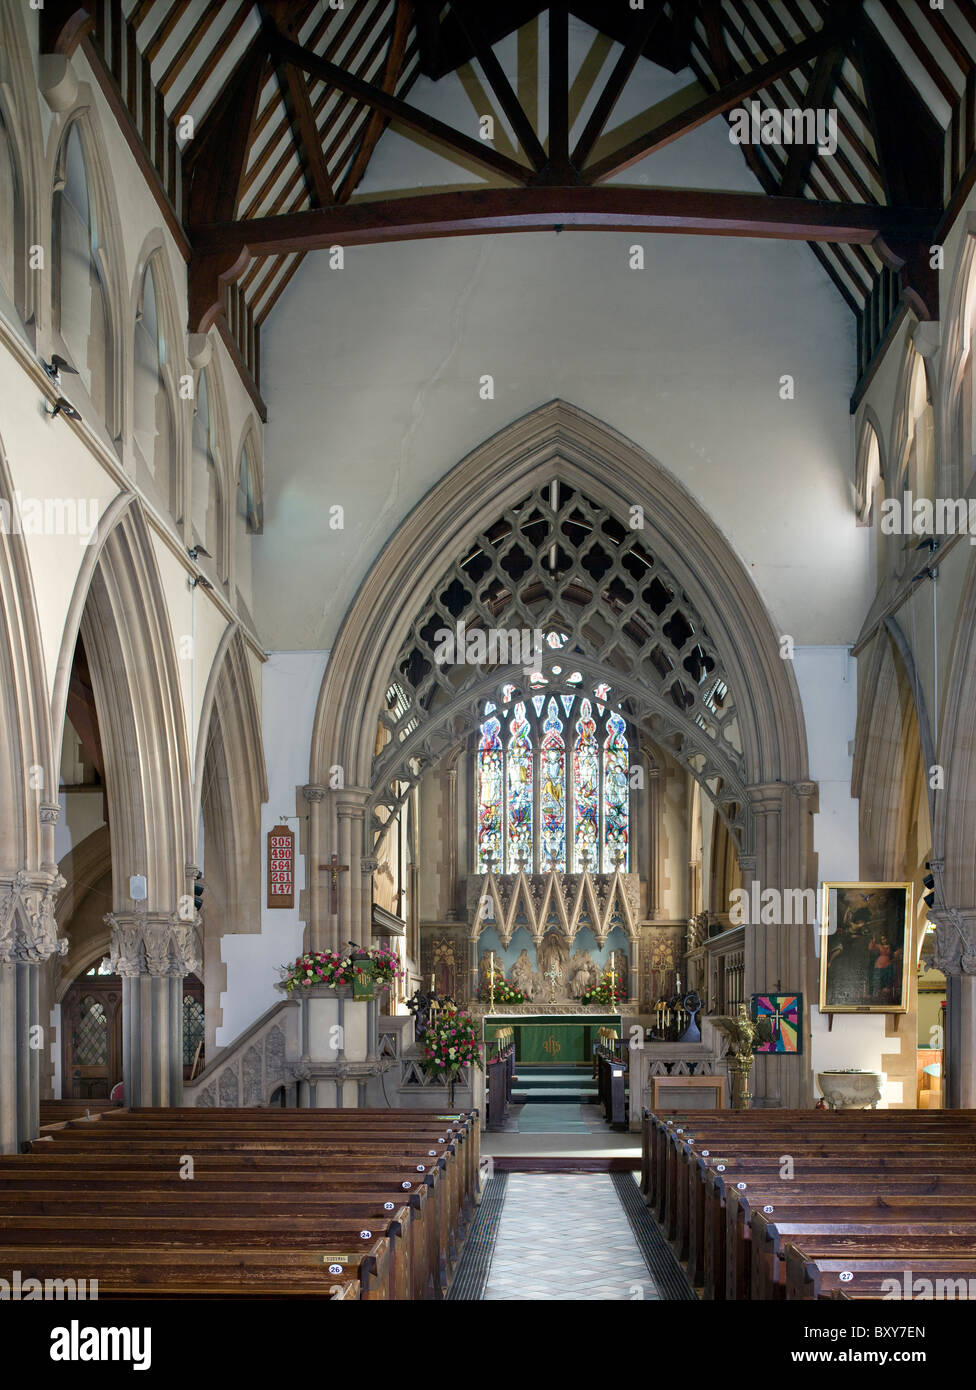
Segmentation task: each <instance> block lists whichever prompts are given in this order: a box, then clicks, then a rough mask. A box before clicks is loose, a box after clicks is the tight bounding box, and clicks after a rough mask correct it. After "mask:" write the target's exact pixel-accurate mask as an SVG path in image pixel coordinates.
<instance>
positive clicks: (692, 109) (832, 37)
mask: <svg viewBox="0 0 976 1390" xmlns="http://www.w3.org/2000/svg"><path fill="white" fill-rule="evenodd" d="M837 39H838V34H837V30H836V29H835V28H834V27H833V26H824V28H823V29H821V30H820V31H819V33H817V34H815V35H814V36H813V38H809V39H805V40H804V41H803V42H802V43H798V44H796V45H794V47H792V48H789V49H787V50H786V51H785V52H783V53H777V54H776V55H775V57H773V58H770V59H769V61H768V62H765V63H760V65H759V66H758V67H756V68H753V69H752V70H751V71H750V72H746V73H743V74H742V76H741V77H737V78H736V79H735V81H734V82H732V83H729V84H727V85H725V86H722V87H720V88H719V89H718V91H717V92H712V93H710V95H709V96H707V97H705V98H704V100H703V101H698V102H695V103H694V105H692V106H689V107H688V109H687V110H686V111H682V112H679V114H678V115H676V116H672V117H671V118H670V119H669V120H667V121H662V123H661V124H660V125H658V126H655V127H654V129H653V130H649V131H647V132H646V133H645V134H644V135H640V136H638V137H637V139H636V140H631V141H630V143H629V144H627V145H623V146H622V147H621V148H620V149H619V150H615V151H614V152H613V154H609V155H607V157H606V158H605V159H600V160H597V162H596V163H595V164H591V165H589V166H588V168H586V169H585V170H584V171H583V177H584V178H585V179H586V181H587V182H588V183H602V182H603V181H604V180H605V179H609V178H612V177H613V175H614V174H619V173H621V172H622V171H623V170H624V169H629V168H630V166H631V165H632V164H636V163H637V161H638V160H639V159H645V158H646V157H647V155H649V154H653V153H654V152H655V150H660V149H663V148H664V147H665V145H670V144H671V142H672V141H674V140H679V139H680V138H681V136H682V135H687V134H688V133H689V131H692V130H697V128H698V127H699V126H701V125H704V124H705V122H706V121H710V120H711V119H712V118H713V117H714V116H722V115H724V114H725V112H726V111H731V109H732V108H733V106H738V105H739V103H740V102H742V101H744V100H745V99H746V97H750V96H753V95H754V94H755V93H756V92H758V91H759V90H760V89H761V88H762V87H768V86H769V84H770V83H771V82H776V81H778V80H779V79H780V78H781V77H785V76H786V74H787V73H789V72H792V71H793V69H794V68H798V67H801V66H802V65H803V64H804V63H806V62H809V61H811V60H812V59H815V58H818V57H819V56H820V54H821V53H822V52H823V51H824V50H825V49H828V48H830V47H831V46H832V45H833V44H834V43H836V42H837Z"/></svg>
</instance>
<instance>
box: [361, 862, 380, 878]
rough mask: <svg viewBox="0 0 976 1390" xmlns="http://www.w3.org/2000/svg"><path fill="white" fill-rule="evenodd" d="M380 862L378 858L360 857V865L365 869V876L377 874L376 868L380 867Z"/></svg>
mask: <svg viewBox="0 0 976 1390" xmlns="http://www.w3.org/2000/svg"><path fill="white" fill-rule="evenodd" d="M379 863H380V861H379V860H378V859H360V861H359V867H360V868H361V869H362V871H363V876H364V877H367V876H369V875H370V874H375V873H376V870H377V869H378V868H379Z"/></svg>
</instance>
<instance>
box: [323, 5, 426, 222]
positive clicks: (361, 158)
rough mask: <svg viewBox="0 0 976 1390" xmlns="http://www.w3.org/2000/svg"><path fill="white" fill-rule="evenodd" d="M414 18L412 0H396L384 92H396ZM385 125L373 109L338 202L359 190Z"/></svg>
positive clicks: (379, 112) (384, 68)
mask: <svg viewBox="0 0 976 1390" xmlns="http://www.w3.org/2000/svg"><path fill="white" fill-rule="evenodd" d="M412 17H413V6H412V4H411V3H410V0H397V10H396V18H395V19H394V21H393V32H392V34H391V35H390V46H389V48H388V49H387V54H386V62H385V63H384V65H383V76H382V78H381V79H380V86H381V87H382V88H383V90H384V92H395V91H396V85H397V82H398V81H399V78H400V73H401V71H402V70H403V57H404V54H405V53H406V49H407V39H408V37H409V34H410V24H411V20H412ZM386 127H387V117H386V116H384V115H383V113H382V111H374V112H373V113H372V115H371V116H370V118H369V124H368V125H367V127H366V131H365V133H364V135H363V138H362V140H361V141H360V143H359V148H358V150H357V151H356V156H355V158H354V159H353V162H352V164H351V165H350V166H349V170H348V172H347V173H346V174H345V175H344V176H343V180H342V184H341V186H340V188H339V191H338V193H337V194H336V202H337V203H344V202H345V201H346V199H347V198H351V197H352V195H353V193H354V192H355V191H356V187H357V185H358V183H359V181H360V179H361V178H362V177H363V175H364V174H365V172H366V166H367V165H368V164H369V161H370V159H371V158H372V155H373V151H374V149H375V148H376V144H377V141H378V140H379V138H380V136H381V135H382V134H383V132H384V130H385V129H386Z"/></svg>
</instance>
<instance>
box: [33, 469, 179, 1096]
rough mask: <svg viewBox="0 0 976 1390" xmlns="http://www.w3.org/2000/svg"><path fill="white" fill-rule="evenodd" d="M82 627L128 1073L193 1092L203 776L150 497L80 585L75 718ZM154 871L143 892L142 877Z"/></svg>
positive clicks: (61, 672)
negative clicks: (187, 1081) (190, 1042)
mask: <svg viewBox="0 0 976 1390" xmlns="http://www.w3.org/2000/svg"><path fill="white" fill-rule="evenodd" d="M79 634H80V635H81V636H82V639H83V641H84V644H85V651H86V654H87V657H88V663H89V670H90V673H91V678H92V685H93V688H94V693H95V703H96V706H97V709H98V716H99V730H100V734H101V741H102V750H103V754H104V758H105V781H106V790H107V796H108V807H109V824H110V830H111V860H112V912H111V913H110V914H109V916H108V919H107V920H108V924H109V926H110V927H111V929H112V938H111V940H112V946H111V953H112V961H113V966H114V968H115V970H116V972H117V973H118V974H120V975H121V976H122V977H123V1076H124V1081H125V1087H126V1099H127V1100H128V1101H129V1102H130V1103H131V1104H134V1105H165V1104H178V1103H179V1099H180V1096H181V1094H182V1054H181V1042H180V1039H181V1030H182V979H183V977H184V976H185V975H186V974H188V973H190V972H191V971H192V972H194V973H197V974H199V970H200V944H199V933H198V927H197V923H196V919H195V914H194V912H193V909H192V901H193V900H192V887H191V884H190V878H189V874H188V866H189V865H191V862H192V858H193V854H192V836H191V832H190V827H191V825H192V820H191V816H190V797H191V782H190V776H189V757H188V752H187V744H186V730H185V727H184V722H183V713H182V704H181V696H180V684H179V673H178V669H177V660H176V652H175V649H174V646H173V638H172V632H171V629H170V624H169V618H168V615H167V611H166V606H165V601H164V598H163V594H162V588H161V585H160V580H159V575H158V571H157V568H156V560H155V555H154V552H153V546H152V540H151V538H150V533H149V529H148V526H147V524H146V520H145V517H144V515H143V512H142V507H141V504H140V503H139V502H138V500H137V499H135V498H134V497H132V496H131V495H130V496H127V497H122V498H119V499H118V500H117V501H116V503H115V504H113V506H112V507H110V508H109V509H108V511H107V512H106V513H105V515H104V516H103V518H102V522H101V525H100V527H99V534H98V539H97V542H96V544H95V545H93V546H91V547H90V554H89V555H87V556H86V559H85V563H84V565H83V566H82V571H81V574H80V576H79V579H78V583H77V585H76V588H75V594H74V597H73V599H72V603H71V606H70V609H69V615H68V621H67V623H66V626H65V635H64V639H63V642H62V647H61V653H60V657H59V662H58V672H57V678H56V681H55V690H54V702H53V720H54V724H55V727H57V728H58V729H63V727H64V717H65V710H66V706H67V682H68V677H69V674H70V669H71V660H72V655H73V652H74V648H75V644H76V642H77V638H78V635H79ZM133 877H144V878H145V880H146V897H145V898H144V899H140V900H133V898H132V897H131V896H130V881H131V879H132V878H133Z"/></svg>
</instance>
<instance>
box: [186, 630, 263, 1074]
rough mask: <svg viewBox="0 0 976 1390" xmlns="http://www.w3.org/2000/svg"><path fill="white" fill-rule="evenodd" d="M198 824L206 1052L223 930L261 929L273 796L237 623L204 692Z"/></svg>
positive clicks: (223, 982) (211, 1044) (221, 982)
mask: <svg viewBox="0 0 976 1390" xmlns="http://www.w3.org/2000/svg"><path fill="white" fill-rule="evenodd" d="M195 766H196V769H197V781H196V787H195V790H194V807H193V810H194V814H193V819H192V824H193V825H198V824H199V820H200V814H201V812H202V815H203V825H204V866H203V867H204V880H205V890H204V905H203V935H204V943H203V964H204V970H205V972H206V974H205V976H201V978H202V979H203V981H204V987H205V995H204V999H205V1006H206V1052H207V1056H208V1057H209V1056H213V1053H214V1049H215V1047H216V1034H217V1029H218V1028H219V1027H220V1026H221V1022H222V1017H221V1010H220V1006H219V999H220V995H221V992H222V991H223V990H225V989H226V987H227V967H226V965H225V963H224V962H223V961H222V960H221V958H220V941H221V938H222V937H223V936H225V935H227V934H229V933H231V932H260V930H261V806H262V804H263V803H264V802H265V801H267V799H268V780H267V773H266V771H265V762H264V751H263V744H262V739H261V716H260V713H259V711H258V706H257V699H256V696H255V692H254V685H253V682H252V680H251V673H250V669H249V666H248V658H247V652H246V651H245V648H244V641H243V638H242V637H241V634H240V629H238V628H236V627H229V628H228V629H227V632H226V633H225V635H224V639H223V641H222V643H221V646H220V649H219V650H218V652H217V655H216V657H215V659H214V664H213V667H212V669H211V672H210V681H209V684H208V686H207V691H206V694H205V696H204V703H203V717H202V718H201V720H200V730H199V737H198V741H197V756H196V764H195Z"/></svg>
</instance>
